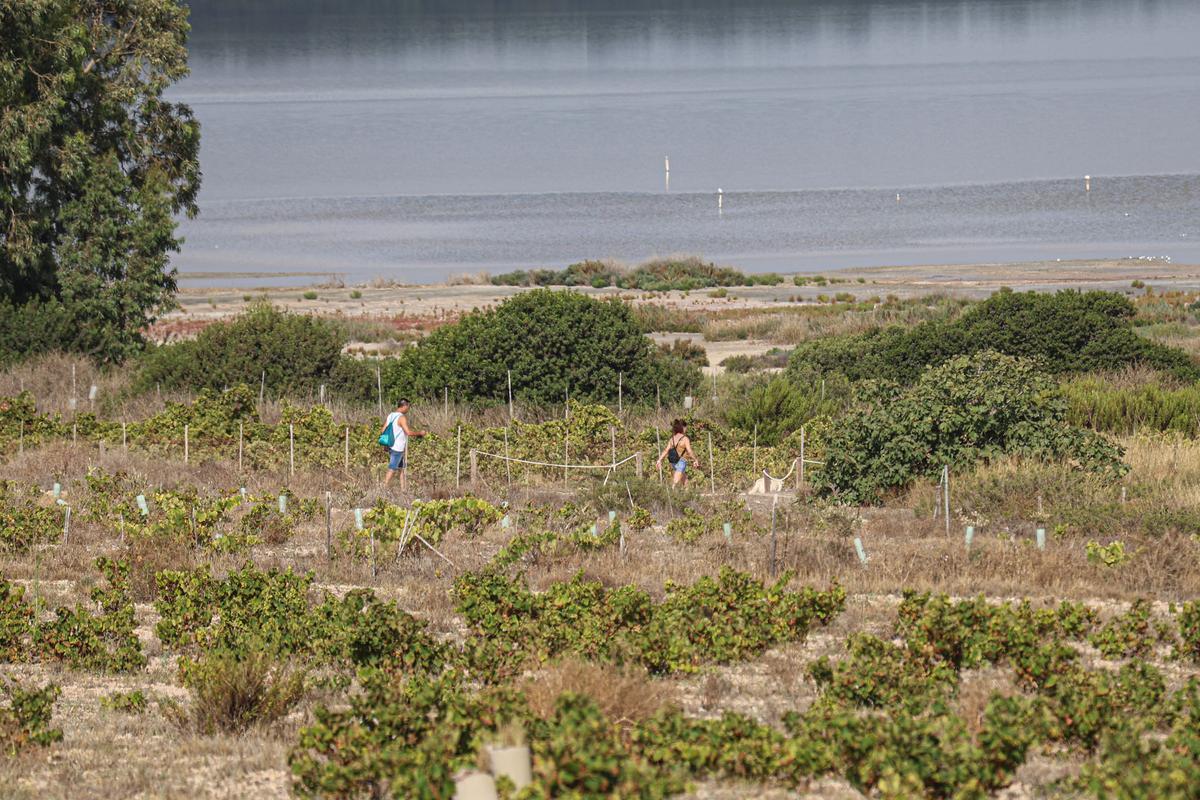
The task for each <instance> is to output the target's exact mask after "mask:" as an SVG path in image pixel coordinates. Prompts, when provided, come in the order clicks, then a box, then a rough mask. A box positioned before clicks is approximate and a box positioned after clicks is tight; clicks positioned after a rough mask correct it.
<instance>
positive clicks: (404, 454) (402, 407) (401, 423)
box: [379, 400, 428, 492]
mask: <svg viewBox="0 0 1200 800" xmlns="http://www.w3.org/2000/svg"><path fill="white" fill-rule="evenodd" d="M426 433H428V431H414V430H413V429H412V428H410V427H408V401H407V400H401V401H400V403H399V404H398V405H397V406H396V410H395V411H393V412H392V413H390V414H388V416H387V421H386V422H384V423H383V434H382V435H381V436H380V437H379V441H380V442H386V440H387V439H388V437H389V434H390V438H391V445H389V450H390V451H391V458H390V459H389V460H388V471H387V476H386V477H385V478H384V479H383V485H384V486H387V485H388V484H390V483H391V482H392V476H393V475H395V474H396V473H397V472H399V473H400V491H401V492H403V491H405V490H406V486H405V482H404V470H405V468H406V467H408V440H409V438H410V437H414V436H424V435H425V434H426Z"/></svg>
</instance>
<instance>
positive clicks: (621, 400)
mask: <svg viewBox="0 0 1200 800" xmlns="http://www.w3.org/2000/svg"><path fill="white" fill-rule="evenodd" d="M624 384H625V373H624V372H618V373H617V413H618V414H621V413H623V412H624V411H625V391H624V390H625V386H624Z"/></svg>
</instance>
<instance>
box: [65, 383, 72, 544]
mask: <svg viewBox="0 0 1200 800" xmlns="http://www.w3.org/2000/svg"><path fill="white" fill-rule="evenodd" d="M72 369H74V368H73V367H72ZM63 508H64V511H63V544H66V543H67V537H69V536H70V535H71V507H70V506H64V507H63Z"/></svg>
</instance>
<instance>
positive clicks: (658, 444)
mask: <svg viewBox="0 0 1200 800" xmlns="http://www.w3.org/2000/svg"><path fill="white" fill-rule="evenodd" d="M660 455H662V436H660V435H659V433H658V426H657V425H655V426H654V459H655V461H654V463H655V464H657V465H658V482H659V483H662V479H663V471H662V462H661V461H659V460H658V457H659V456H660Z"/></svg>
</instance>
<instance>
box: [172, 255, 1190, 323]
mask: <svg viewBox="0 0 1200 800" xmlns="http://www.w3.org/2000/svg"><path fill="white" fill-rule="evenodd" d="M235 277H240V275H238V274H231V275H230V278H235ZM314 277H324V276H314ZM789 277H790V276H789ZM825 277H827V278H830V279H837V280H838V281H839V283H836V284H833V285H831V286H813V285H808V286H795V285H793V284H792V283H790V282H788V283H785V284H783V285H780V286H748V287H737V288H733V289H730V290H729V297H726V298H711V297H709V296H708V291H707V290H697V291H693V292H634V291H623V290H619V289H591V288H581V289H578V291H582V292H585V293H586V294H590V295H594V296H597V297H613V296H619V297H623V298H626V299H629V300H632V301H633V302H637V303H654V304H661V305H671V306H677V307H684V308H694V309H698V310H704V309H716V308H719V309H730V308H770V307H772V306H773V305H774V304H776V303H781V302H787V301H788V300H789V299H791V298H800V299H804V300H815V299H816V298H817V297H818V295H822V294H824V295H830V294H833V293H835V292H838V291H848V292H851V293H852V294H855V295H860V296H863V297H870V296H873V295H884V296H886V295H888V294H894V295H897V296H899V297H912V296H919V295H925V294H937V293H944V294H953V295H958V296H965V297H986V296H988V295H989V294H991V293H993V292H995V291H996V290H997V289H999V288H1000V287H1002V286H1009V287H1012V288H1013V289H1019V290H1039V291H1053V290H1056V289H1109V290H1114V291H1121V290H1128V289H1129V288H1130V283H1132V282H1133V281H1135V280H1141V281H1143V282H1145V283H1146V284H1148V285H1150V286H1153V287H1154V288H1155V289H1156V290H1157V289H1173V290H1200V265H1194V264H1193V265H1185V264H1168V263H1164V262H1159V261H1140V260H1134V259H1123V260H1117V261H1043V262H1034V263H1026V264H969V265H952V266H944V265H943V266H915V267H875V268H869V269H850V270H842V271H833V272H827V273H825ZM860 279H861V282H860ZM305 291H315V292H316V293H317V298H316V299H315V300H306V299H304V297H303V294H304V292H305ZM522 291H527V290H526V289H524V288H518V287H512V286H492V285H490V284H468V285H449V284H432V285H424V286H384V287H379V288H376V287H373V286H368V285H362V286H338V287H332V286H308V287H288V288H280V287H278V285H272V282H271V278H269V277H263V278H262V283H261V284H260V285H259V286H257V287H255V288H233V287H224V288H222V287H220V286H213V287H205V288H194V287H193V288H183V289H181V290H180V292H179V301H180V304H181V306H182V309H181V310H180V311H176V312H174V313H172V314H170V315H168V316H167V317H166V320H167V321H176V320H206V319H213V318H219V317H223V316H228V315H230V314H235V313H237V312H238V311H240V310H241V309H242V308H244V307H245V305H246V302H247V301H246V298H247V297H249V298H250V299H252V300H253V299H257V298H265V299H268V300H270V301H271V302H273V303H275V304H277V305H280V306H283V307H286V308H289V309H293V310H296V311H305V312H308V313H317V314H344V315H347V316H365V317H376V316H386V317H395V316H404V317H435V318H436V317H443V316H454V315H457V314H461V313H463V312H465V311H469V310H471V309H475V308H484V307H487V306H490V305H494V304H496V303H498V302H500V301H501V300H504V299H505V298H507V297H511V296H512V295H514V294H517V293H519V292H522ZM351 292H360V293H361V295H362V296H361V297H359V298H352V297H351V296H350V294H351Z"/></svg>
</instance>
